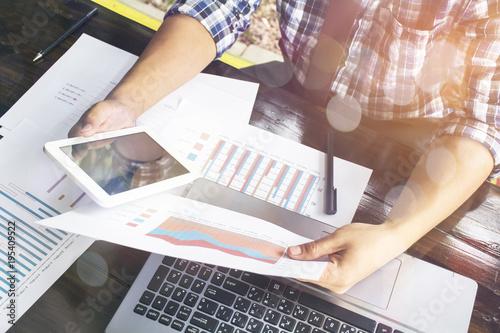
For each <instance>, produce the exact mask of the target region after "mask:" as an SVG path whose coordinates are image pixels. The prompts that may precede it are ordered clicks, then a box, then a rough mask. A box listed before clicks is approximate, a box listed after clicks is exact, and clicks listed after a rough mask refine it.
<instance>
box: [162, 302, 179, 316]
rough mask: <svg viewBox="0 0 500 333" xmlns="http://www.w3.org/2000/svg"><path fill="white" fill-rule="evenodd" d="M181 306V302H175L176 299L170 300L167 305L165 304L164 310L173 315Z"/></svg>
mask: <svg viewBox="0 0 500 333" xmlns="http://www.w3.org/2000/svg"><path fill="white" fill-rule="evenodd" d="M179 306H180V305H179V303H177V302H174V301H169V302H168V303H167V306H165V309H164V310H163V312H165V313H166V314H169V315H171V316H173V315H175V313H176V312H177V309H179Z"/></svg>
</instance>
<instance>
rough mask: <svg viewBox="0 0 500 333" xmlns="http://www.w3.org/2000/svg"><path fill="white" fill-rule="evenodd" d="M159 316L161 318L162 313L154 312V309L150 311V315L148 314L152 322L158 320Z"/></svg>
mask: <svg viewBox="0 0 500 333" xmlns="http://www.w3.org/2000/svg"><path fill="white" fill-rule="evenodd" d="M159 316H160V313H159V312H158V311H155V310H153V309H149V310H148V313H146V317H148V318H149V319H152V320H156V319H158V317H159Z"/></svg>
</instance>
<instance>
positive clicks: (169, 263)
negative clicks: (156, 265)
mask: <svg viewBox="0 0 500 333" xmlns="http://www.w3.org/2000/svg"><path fill="white" fill-rule="evenodd" d="M161 262H162V264H164V265H167V266H172V265H173V264H174V262H175V258H174V257H169V256H165V257H163V260H162V261H161Z"/></svg>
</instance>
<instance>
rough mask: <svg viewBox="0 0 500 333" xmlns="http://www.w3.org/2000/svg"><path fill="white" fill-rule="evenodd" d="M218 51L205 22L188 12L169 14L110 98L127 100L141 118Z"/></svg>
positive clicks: (129, 108) (126, 102) (199, 70)
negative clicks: (202, 22)
mask: <svg viewBox="0 0 500 333" xmlns="http://www.w3.org/2000/svg"><path fill="white" fill-rule="evenodd" d="M215 54H216V48H215V42H214V40H213V38H212V36H211V35H210V34H209V33H208V31H207V30H206V29H205V28H204V27H203V26H202V25H201V23H199V22H198V21H197V20H195V19H193V18H191V17H189V16H187V15H180V14H177V15H172V16H169V17H167V18H166V19H165V21H164V22H163V24H162V25H161V26H160V28H159V29H158V31H157V32H156V34H155V35H154V37H153V39H152V40H151V42H150V43H149V45H148V46H147V48H146V49H145V50H144V52H143V53H142V54H141V56H140V57H139V59H138V61H137V62H136V63H135V65H134V66H133V67H132V68H131V69H130V70H129V72H128V73H127V74H126V75H125V77H124V78H123V79H122V80H121V81H120V83H119V84H118V85H117V86H116V88H115V89H113V91H112V92H111V93H110V94H109V95H108V96H107V97H106V99H111V100H119V101H120V102H121V103H124V104H127V106H128V107H127V109H128V110H131V111H133V112H134V113H135V115H134V116H135V118H137V117H138V116H140V115H141V114H142V113H144V112H145V111H146V110H148V109H149V108H150V107H152V106H153V105H154V104H156V103H157V102H158V101H159V100H161V99H162V98H163V97H165V96H166V95H168V94H169V93H170V92H172V91H174V90H175V89H177V88H178V87H180V86H181V85H183V84H184V83H186V82H187V81H189V80H190V79H192V78H193V77H194V76H196V74H198V73H199V72H201V71H202V70H203V69H204V68H205V67H206V66H207V65H208V64H209V63H210V62H211V61H212V60H213V59H214V57H215Z"/></svg>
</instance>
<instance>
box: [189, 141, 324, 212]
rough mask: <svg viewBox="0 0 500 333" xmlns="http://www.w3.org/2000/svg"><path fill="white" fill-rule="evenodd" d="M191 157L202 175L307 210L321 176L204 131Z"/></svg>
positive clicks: (276, 202)
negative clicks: (198, 166)
mask: <svg viewBox="0 0 500 333" xmlns="http://www.w3.org/2000/svg"><path fill="white" fill-rule="evenodd" d="M188 159H190V160H192V161H195V162H196V163H198V164H199V165H200V168H201V171H202V175H203V177H205V178H207V179H210V180H212V181H215V182H217V183H219V184H222V185H225V186H228V187H230V188H232V189H235V190H238V191H240V192H243V193H246V194H249V195H252V196H254V197H257V198H259V199H262V200H265V201H268V202H271V203H273V204H275V205H279V206H281V207H283V208H286V209H289V210H292V211H294V212H297V213H300V214H304V213H305V209H306V207H307V205H308V203H309V201H310V199H311V194H312V193H313V191H314V190H315V189H316V187H317V186H318V184H319V180H320V176H319V175H318V174H313V173H312V172H307V171H304V170H300V169H298V168H296V167H294V166H291V165H289V164H287V163H284V162H281V161H278V160H276V159H273V158H271V157H268V156H264V155H262V154H260V153H258V152H255V151H252V150H250V149H247V148H245V147H242V146H241V145H237V144H233V143H230V142H228V141H225V140H222V139H217V138H212V137H210V135H208V134H206V133H204V134H202V135H200V137H199V139H198V140H197V142H196V143H195V144H194V145H193V147H192V151H191V152H190V153H189V154H188Z"/></svg>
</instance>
